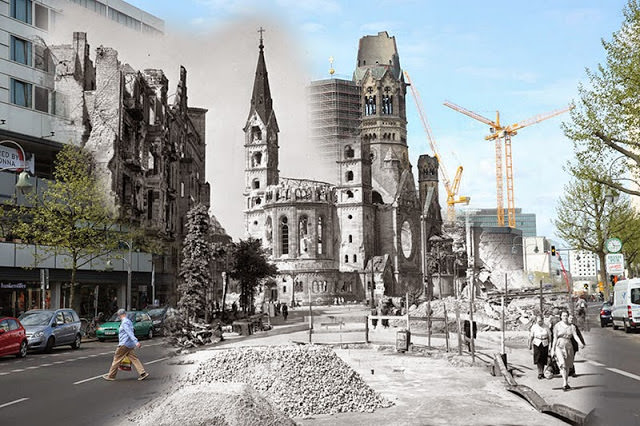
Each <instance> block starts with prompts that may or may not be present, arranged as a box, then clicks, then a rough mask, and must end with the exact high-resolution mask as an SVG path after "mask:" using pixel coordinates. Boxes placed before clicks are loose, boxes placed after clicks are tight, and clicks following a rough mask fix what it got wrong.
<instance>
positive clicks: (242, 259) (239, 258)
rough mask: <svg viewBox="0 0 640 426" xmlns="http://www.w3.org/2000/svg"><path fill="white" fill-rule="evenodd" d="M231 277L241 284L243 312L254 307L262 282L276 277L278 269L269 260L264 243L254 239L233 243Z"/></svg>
mask: <svg viewBox="0 0 640 426" xmlns="http://www.w3.org/2000/svg"><path fill="white" fill-rule="evenodd" d="M231 253H232V254H231V265H230V274H229V275H230V276H231V278H233V279H236V280H238V281H239V282H240V305H241V307H242V310H243V312H246V311H247V308H249V310H251V309H250V307H252V306H253V301H254V294H255V290H256V287H257V286H258V284H260V281H261V280H263V279H265V278H272V277H275V276H276V274H277V272H278V269H277V268H276V266H275V265H273V264H271V263H269V261H268V260H267V253H266V251H265V250H264V249H263V248H262V242H261V241H260V240H256V239H254V238H249V239H247V240H240V242H239V243H233V245H232V248H231Z"/></svg>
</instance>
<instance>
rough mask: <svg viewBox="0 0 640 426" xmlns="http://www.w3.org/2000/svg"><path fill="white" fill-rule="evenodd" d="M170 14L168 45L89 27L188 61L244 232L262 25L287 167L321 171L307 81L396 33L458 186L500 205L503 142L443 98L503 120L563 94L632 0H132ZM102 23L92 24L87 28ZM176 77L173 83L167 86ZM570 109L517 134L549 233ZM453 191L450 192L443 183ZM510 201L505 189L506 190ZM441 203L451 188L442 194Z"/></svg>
mask: <svg viewBox="0 0 640 426" xmlns="http://www.w3.org/2000/svg"><path fill="white" fill-rule="evenodd" d="M129 1H130V3H132V4H134V5H136V6H138V7H140V8H141V9H144V10H146V11H148V12H150V13H152V14H154V15H156V16H158V17H160V18H162V19H164V20H165V21H166V25H167V28H166V30H167V36H166V37H165V38H164V39H163V41H162V43H163V45H162V46H152V45H150V44H146V43H137V44H136V43H131V37H130V36H129V37H122V38H121V39H119V40H118V39H117V36H116V35H114V34H113V33H111V34H100V33H99V31H97V30H96V29H95V27H94V28H92V29H91V30H90V34H89V41H90V43H92V50H93V47H95V46H97V45H100V44H104V45H113V46H114V47H116V48H118V50H119V51H120V52H121V55H120V57H121V59H122V60H123V61H124V62H129V63H130V64H131V65H132V66H134V68H138V69H142V68H163V69H165V70H166V71H167V75H168V77H169V78H170V80H171V83H170V84H171V86H172V87H175V81H176V77H177V71H178V66H179V65H181V64H182V65H185V66H186V67H187V70H188V72H189V102H190V104H191V105H192V106H200V107H204V108H208V109H209V113H208V115H207V120H208V127H207V144H208V149H207V179H208V180H209V182H210V183H211V185H212V212H213V213H214V214H215V215H216V216H217V217H218V219H219V220H220V222H221V224H222V226H224V227H225V228H226V229H227V231H228V232H229V234H230V235H232V236H233V237H234V238H238V237H244V235H243V219H242V209H243V207H244V200H243V197H242V195H241V194H242V190H243V187H244V179H243V169H244V151H243V142H244V141H243V133H242V127H243V126H244V124H245V120H246V118H247V115H248V112H249V101H250V97H251V86H252V83H253V74H254V72H255V64H256V59H257V42H258V34H257V32H256V31H257V29H258V27H259V26H262V27H264V28H265V29H266V32H265V34H264V38H265V46H266V48H265V55H266V61H267V68H268V72H269V77H270V83H271V92H272V95H273V98H274V109H275V111H276V115H277V117H278V122H279V125H280V129H281V133H280V152H281V164H280V170H281V175H282V176H286V177H309V178H321V177H322V176H323V174H324V173H323V171H322V170H318V169H317V167H315V164H314V154H315V153H314V151H313V148H312V147H310V146H309V144H308V143H307V141H306V122H305V120H306V114H305V112H304V108H303V106H304V103H305V97H304V87H305V85H306V84H307V83H308V82H309V81H311V80H314V79H320V78H327V77H328V73H327V71H328V69H329V63H328V58H329V57H330V56H332V57H333V58H335V62H334V67H335V69H336V72H337V75H338V76H341V77H344V78H351V74H352V72H353V70H354V67H355V61H356V53H357V47H358V40H359V38H360V37H362V36H364V35H371V34H377V33H378V32H379V31H388V32H389V34H390V35H392V36H395V37H396V42H397V46H398V50H399V54H400V64H401V66H402V68H403V69H404V70H406V71H408V72H409V74H410V76H411V78H412V80H413V82H414V84H415V86H416V87H417V89H418V90H419V91H420V94H421V96H422V100H423V103H424V109H425V112H426V113H427V115H428V118H429V121H430V123H431V126H432V128H433V132H434V135H435V137H436V139H437V141H438V144H439V146H440V151H441V154H442V157H443V159H444V161H445V163H446V165H447V168H448V169H449V172H450V173H453V172H454V171H455V169H456V167H457V166H458V165H459V164H461V165H463V166H464V175H463V178H462V186H461V191H460V194H461V195H467V196H470V197H471V204H470V206H471V207H473V208H495V204H496V201H495V199H496V191H495V150H494V147H493V144H492V143H490V142H486V141H485V140H484V136H485V135H486V134H487V132H488V129H487V126H486V125H484V124H482V123H480V122H477V121H474V120H472V119H470V118H468V117H466V116H463V115H461V114H459V113H457V112H455V111H453V110H451V109H448V108H446V107H444V106H443V105H442V102H443V101H444V100H451V101H452V102H454V103H457V104H459V105H461V106H464V107H465V108H467V109H470V110H473V111H475V112H477V113H479V114H481V115H484V116H486V117H488V118H491V119H493V118H495V113H496V110H499V111H500V117H501V120H502V123H503V124H510V123H513V122H516V121H521V120H523V119H526V118H529V117H531V116H533V115H537V114H540V113H544V112H547V111H551V110H554V109H557V108H561V107H563V106H566V105H567V104H568V103H569V102H570V101H571V100H572V99H574V98H575V97H576V95H577V85H578V83H579V82H581V81H586V77H585V76H586V74H585V67H589V68H594V67H596V66H597V64H598V63H599V62H602V61H603V60H604V52H603V49H602V46H601V43H600V40H601V38H605V39H610V37H611V33H612V32H614V31H616V30H617V29H619V27H620V24H621V22H622V8H623V6H624V5H625V4H626V1H623V0H607V1H601V0H563V1H557V0H552V1H549V0H538V1H535V2H531V1H513V0H511V1H491V0H487V1H484V2H472V1H458V2H443V1H418V0H415V1H413V0H397V1H391V0H370V1H348V2H347V1H342V2H339V1H332V0H305V1H297V0H271V1H265V0H262V1H250V0H181V1H179V2H178V1H169V0H166V1H165V0H129ZM92 32H93V34H95V36H92ZM173 90H174V89H171V90H170V92H172V91H173ZM407 109H408V120H409V125H408V131H409V137H408V142H409V150H410V155H411V160H412V163H413V164H414V166H415V164H416V163H417V158H418V156H419V155H420V154H421V153H431V151H430V149H429V146H428V144H427V140H426V136H425V134H424V131H423V129H422V125H421V124H420V121H419V118H418V115H417V113H416V108H415V105H414V100H413V98H412V97H411V96H408V97H407ZM567 119H568V115H564V116H560V117H557V118H553V119H550V120H547V121H545V122H543V123H540V124H537V125H534V126H532V127H530V128H525V129H523V130H521V131H520V132H519V133H518V135H517V136H515V138H514V140H513V164H514V165H513V168H514V187H515V201H516V207H521V208H522V209H523V210H524V211H526V212H531V213H535V214H536V215H537V225H538V234H539V235H545V236H548V237H554V233H555V229H554V227H553V224H552V223H551V220H552V219H553V218H554V216H555V213H554V212H555V206H556V200H557V198H558V197H559V196H560V195H561V194H562V191H563V186H564V184H565V183H566V182H567V180H568V177H567V175H566V173H565V172H564V171H563V170H562V167H563V165H564V164H565V163H566V162H567V160H569V159H571V158H572V156H573V145H572V142H571V141H569V140H568V139H566V138H565V137H564V135H563V132H562V130H561V128H560V124H561V123H562V121H563V120H567ZM442 193H444V191H443V190H442V191H441V194H442ZM505 201H506V195H505ZM441 204H443V205H444V199H443V200H441Z"/></svg>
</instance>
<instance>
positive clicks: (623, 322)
mask: <svg viewBox="0 0 640 426" xmlns="http://www.w3.org/2000/svg"><path fill="white" fill-rule="evenodd" d="M611 318H612V319H613V329H614V330H617V329H618V327H622V328H624V331H625V332H626V333H628V332H629V331H630V330H631V329H632V328H640V278H632V279H630V280H622V281H618V282H617V283H616V285H615V287H614V288H613V306H612V307H611Z"/></svg>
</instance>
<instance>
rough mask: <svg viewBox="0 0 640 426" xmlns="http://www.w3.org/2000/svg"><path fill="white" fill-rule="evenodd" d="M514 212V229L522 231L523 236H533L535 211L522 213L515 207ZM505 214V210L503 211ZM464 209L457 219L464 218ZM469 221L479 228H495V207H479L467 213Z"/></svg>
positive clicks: (496, 224)
mask: <svg viewBox="0 0 640 426" xmlns="http://www.w3.org/2000/svg"><path fill="white" fill-rule="evenodd" d="M515 213H516V229H519V230H521V231H522V236H523V237H535V236H536V235H537V233H536V215H535V213H523V212H522V209H519V208H517V209H515ZM505 215H506V211H505ZM464 218H465V216H464V211H461V212H460V213H459V219H460V220H464ZM469 222H470V223H471V225H472V226H477V227H480V228H495V227H497V226H498V215H497V209H479V210H476V211H475V212H473V213H469Z"/></svg>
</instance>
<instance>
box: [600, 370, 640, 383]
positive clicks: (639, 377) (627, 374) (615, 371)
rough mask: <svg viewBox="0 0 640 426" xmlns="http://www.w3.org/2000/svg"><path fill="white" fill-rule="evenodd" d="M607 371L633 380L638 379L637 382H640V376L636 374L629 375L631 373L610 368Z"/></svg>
mask: <svg viewBox="0 0 640 426" xmlns="http://www.w3.org/2000/svg"><path fill="white" fill-rule="evenodd" d="M607 370H609V371H613V372H614V373H618V374H622V375H623V376H627V377H631V378H632V379H636V380H638V381H640V376H638V375H636V374H633V373H629V372H627V371H624V370H618V369H617V368H609V367H607Z"/></svg>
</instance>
